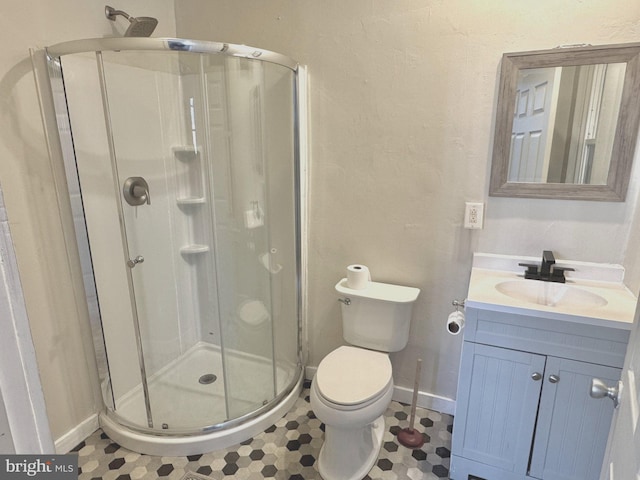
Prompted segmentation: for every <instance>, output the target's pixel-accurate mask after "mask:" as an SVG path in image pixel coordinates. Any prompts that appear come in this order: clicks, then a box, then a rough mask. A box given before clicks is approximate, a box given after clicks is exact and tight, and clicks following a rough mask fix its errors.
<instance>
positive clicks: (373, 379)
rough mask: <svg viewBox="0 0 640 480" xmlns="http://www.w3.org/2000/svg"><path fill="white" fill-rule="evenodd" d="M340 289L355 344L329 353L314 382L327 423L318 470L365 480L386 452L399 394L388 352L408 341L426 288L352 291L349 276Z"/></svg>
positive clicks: (316, 405)
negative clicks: (388, 413) (391, 410)
mask: <svg viewBox="0 0 640 480" xmlns="http://www.w3.org/2000/svg"><path fill="white" fill-rule="evenodd" d="M336 290H337V291H338V292H339V293H340V294H342V295H345V298H342V299H341V300H342V303H341V305H342V308H341V311H342V322H343V332H344V337H345V340H347V342H349V343H351V344H352V345H353V346H341V347H338V348H337V349H335V350H334V351H332V352H331V353H329V354H328V355H327V356H326V357H325V358H324V359H323V360H322V361H321V362H320V364H319V365H318V370H317V372H316V374H315V376H314V378H313V381H312V383H311V408H312V409H313V411H314V413H315V415H316V417H317V418H318V419H320V420H321V421H322V422H323V423H324V424H325V438H324V444H323V445H322V449H321V450H320V455H319V458H318V471H319V472H320V475H321V476H322V478H323V479H324V480H361V479H362V478H364V477H365V476H366V475H367V473H368V472H369V471H370V470H371V468H372V467H373V465H374V464H375V462H376V459H377V457H378V454H379V452H380V447H381V445H382V437H383V435H384V431H385V424H384V415H383V414H384V412H385V410H386V409H387V407H388V406H389V403H391V397H392V395H393V378H392V369H391V361H390V360H389V355H388V353H389V352H395V351H398V350H401V349H402V348H404V347H405V346H406V344H407V340H408V336H409V323H410V319H411V312H412V304H413V302H415V300H416V298H417V297H418V294H419V293H420V290H418V289H417V288H412V287H402V286H398V285H389V284H384V283H377V282H369V286H368V287H367V288H365V289H361V290H352V289H349V288H348V286H347V285H346V279H342V280H341V281H340V282H338V284H337V285H336Z"/></svg>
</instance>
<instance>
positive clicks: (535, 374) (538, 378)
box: [531, 372, 542, 382]
mask: <svg viewBox="0 0 640 480" xmlns="http://www.w3.org/2000/svg"><path fill="white" fill-rule="evenodd" d="M531 378H532V379H533V380H534V381H536V382H537V381H538V380H540V379H541V378H542V374H541V373H539V372H533V373H532V374H531Z"/></svg>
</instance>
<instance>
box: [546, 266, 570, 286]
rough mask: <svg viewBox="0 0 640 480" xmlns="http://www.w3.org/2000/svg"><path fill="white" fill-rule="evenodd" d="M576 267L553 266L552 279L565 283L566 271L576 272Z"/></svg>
mask: <svg viewBox="0 0 640 480" xmlns="http://www.w3.org/2000/svg"><path fill="white" fill-rule="evenodd" d="M575 271H576V269H575V268H571V267H560V266H558V265H554V266H553V267H551V281H552V282H558V283H565V282H566V280H567V279H566V278H565V277H564V272H575Z"/></svg>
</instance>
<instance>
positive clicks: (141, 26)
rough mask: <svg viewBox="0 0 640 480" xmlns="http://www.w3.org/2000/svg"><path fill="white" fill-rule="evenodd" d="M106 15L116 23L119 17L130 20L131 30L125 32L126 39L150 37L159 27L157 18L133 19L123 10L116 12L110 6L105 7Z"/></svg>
mask: <svg viewBox="0 0 640 480" xmlns="http://www.w3.org/2000/svg"><path fill="white" fill-rule="evenodd" d="M104 14H105V16H106V17H107V18H108V19H109V20H111V21H112V22H115V20H116V17H117V16H118V15H121V16H123V17H124V18H126V19H127V20H129V23H130V24H129V28H127V31H126V32H124V36H125V37H150V36H151V34H152V33H153V31H154V30H155V28H156V26H157V25H158V20H157V19H156V18H153V17H132V16H130V15H128V14H127V13H126V12H123V11H122V10H116V9H115V8H113V7H110V6H109V5H105V7H104Z"/></svg>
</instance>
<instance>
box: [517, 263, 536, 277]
mask: <svg viewBox="0 0 640 480" xmlns="http://www.w3.org/2000/svg"><path fill="white" fill-rule="evenodd" d="M518 265H519V266H521V267H527V271H526V272H524V278H526V279H537V278H538V274H539V268H540V265H538V264H536V263H519V264H518Z"/></svg>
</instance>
